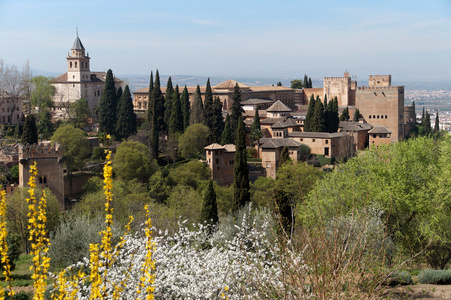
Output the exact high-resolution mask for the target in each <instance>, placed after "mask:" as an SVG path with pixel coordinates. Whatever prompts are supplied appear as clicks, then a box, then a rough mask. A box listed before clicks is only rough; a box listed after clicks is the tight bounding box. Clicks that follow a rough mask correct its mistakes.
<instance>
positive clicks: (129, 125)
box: [116, 85, 137, 139]
mask: <svg viewBox="0 0 451 300" xmlns="http://www.w3.org/2000/svg"><path fill="white" fill-rule="evenodd" d="M119 103H120V106H119V110H118V113H117V123H116V135H117V137H118V138H119V139H127V138H128V137H129V136H131V135H132V134H135V133H136V132H137V124H136V114H135V113H134V112H133V100H132V95H131V93H130V88H129V87H128V85H126V86H125V89H124V93H123V94H122V97H121V100H120V101H119Z"/></svg>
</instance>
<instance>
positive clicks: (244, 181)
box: [232, 116, 250, 211]
mask: <svg viewBox="0 0 451 300" xmlns="http://www.w3.org/2000/svg"><path fill="white" fill-rule="evenodd" d="M235 148H236V152H235V165H234V167H233V207H232V209H233V211H237V210H239V209H240V208H241V207H243V206H244V205H245V204H246V203H247V202H249V201H250V193H249V174H248V169H247V151H246V135H245V132H244V123H243V119H242V117H241V116H240V117H239V119H238V128H237V133H236V141H235Z"/></svg>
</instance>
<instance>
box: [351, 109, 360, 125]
mask: <svg viewBox="0 0 451 300" xmlns="http://www.w3.org/2000/svg"><path fill="white" fill-rule="evenodd" d="M359 119H360V110H359V109H358V108H357V109H356V110H355V112H354V116H353V117H352V120H353V121H354V122H358V121H359Z"/></svg>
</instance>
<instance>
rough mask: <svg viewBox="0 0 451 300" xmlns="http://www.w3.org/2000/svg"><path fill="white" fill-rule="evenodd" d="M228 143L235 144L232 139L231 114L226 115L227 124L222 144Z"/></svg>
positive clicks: (223, 132)
mask: <svg viewBox="0 0 451 300" xmlns="http://www.w3.org/2000/svg"><path fill="white" fill-rule="evenodd" d="M226 144H233V139H232V128H231V125H230V116H229V115H227V116H226V120H225V124H224V130H223V131H222V135H221V145H226Z"/></svg>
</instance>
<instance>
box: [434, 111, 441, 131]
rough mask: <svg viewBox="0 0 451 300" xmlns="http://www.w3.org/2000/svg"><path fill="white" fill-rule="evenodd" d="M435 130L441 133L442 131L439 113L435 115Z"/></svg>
mask: <svg viewBox="0 0 451 300" xmlns="http://www.w3.org/2000/svg"><path fill="white" fill-rule="evenodd" d="M434 130H435V131H439V130H440V120H439V118H438V111H437V113H436V114H435V125H434Z"/></svg>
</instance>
